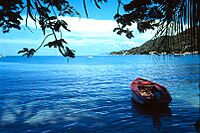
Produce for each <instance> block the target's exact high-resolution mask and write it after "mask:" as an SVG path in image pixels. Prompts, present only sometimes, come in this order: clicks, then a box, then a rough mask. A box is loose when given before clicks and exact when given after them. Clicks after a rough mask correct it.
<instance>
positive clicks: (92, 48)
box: [0, 0, 155, 56]
mask: <svg viewBox="0 0 200 133" xmlns="http://www.w3.org/2000/svg"><path fill="white" fill-rule="evenodd" d="M116 1H117V0H108V2H107V3H104V4H101V5H100V6H101V9H97V8H96V7H95V6H94V3H92V2H90V0H88V2H87V9H88V13H89V18H85V13H84V9H83V4H82V0H80V2H77V1H74V0H69V2H70V3H71V5H73V6H74V8H76V9H77V10H78V11H79V12H80V13H81V15H82V16H81V19H80V18H79V17H60V19H62V20H65V21H66V22H67V23H68V25H69V26H68V28H69V29H70V30H71V32H67V31H64V30H63V34H62V36H63V38H64V39H65V40H66V41H67V42H68V47H69V48H70V49H73V50H75V51H76V52H75V54H76V55H108V54H109V53H110V52H112V51H120V50H125V49H130V48H133V47H137V46H140V45H142V44H143V43H145V42H146V41H148V40H149V39H151V38H152V37H153V36H154V34H155V31H152V30H150V31H147V32H145V33H143V34H140V33H138V31H137V30H136V25H133V26H132V28H133V31H134V32H133V33H134V36H135V37H134V38H132V39H128V38H126V37H125V35H121V36H120V35H117V34H116V33H114V32H113V29H114V28H115V27H117V23H116V22H115V21H114V19H113V16H114V15H115V13H116V8H117V3H116ZM22 17H23V18H24V20H25V15H24V16H22ZM28 26H29V28H30V29H31V31H32V32H30V30H28V29H27V28H26V27H25V22H24V21H23V22H22V25H21V27H22V29H21V30H16V29H12V30H10V32H9V33H6V34H3V33H2V32H0V54H4V55H12V56H13V55H18V54H17V52H18V51H19V50H21V49H23V48H24V47H27V48H37V47H38V46H39V45H40V44H41V43H42V41H43V39H44V37H45V36H44V35H43V32H42V31H41V29H39V26H38V27H37V28H36V27H35V23H34V22H33V21H29V23H28ZM47 33H48V31H47ZM48 41H53V38H51V37H50V38H49V39H47V40H46V41H45V43H47V42H48ZM36 55H60V53H59V52H58V50H57V49H54V48H51V49H50V48H47V47H44V48H41V49H40V50H39V51H38V52H37V53H36Z"/></svg>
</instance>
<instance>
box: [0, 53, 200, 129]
mask: <svg viewBox="0 0 200 133" xmlns="http://www.w3.org/2000/svg"><path fill="white" fill-rule="evenodd" d="M199 59H200V56H198V55H186V56H180V57H177V56H176V57H174V56H152V55H135V56H94V57H93V58H87V57H86V56H82V57H81V56H80V57H76V58H75V59H67V58H64V57H39V56H34V57H32V58H29V59H28V58H25V57H24V58H23V57H14V56H13V57H12V56H10V57H9V56H8V57H5V58H0V132H1V133H13V132H16V133H39V132H40V133H55V132H59V133H62V132H64V133H110V132H114V133H133V132H137V133H151V132H153V133H158V132H162V133H168V132H181V133H189V132H197V131H196V129H195V127H194V123H195V122H196V121H197V120H198V118H199V82H200V61H199ZM137 77H142V78H146V79H149V80H152V81H154V82H157V83H160V84H162V85H164V86H166V88H167V89H168V91H169V92H170V93H171V95H172V98H173V100H172V102H171V104H169V106H167V107H164V108H159V107H155V108H149V107H142V106H138V105H136V104H135V103H134V102H133V101H132V96H131V90H130V83H131V82H132V80H134V79H135V78H137Z"/></svg>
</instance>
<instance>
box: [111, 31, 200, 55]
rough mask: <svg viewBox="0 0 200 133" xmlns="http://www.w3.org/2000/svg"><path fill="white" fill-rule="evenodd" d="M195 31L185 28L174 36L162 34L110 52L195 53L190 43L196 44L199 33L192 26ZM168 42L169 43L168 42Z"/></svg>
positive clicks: (124, 53) (117, 53) (130, 53)
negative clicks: (139, 43)
mask: <svg viewBox="0 0 200 133" xmlns="http://www.w3.org/2000/svg"><path fill="white" fill-rule="evenodd" d="M193 29H194V31H195V35H194V33H193V34H191V32H192V30H191V29H189V30H186V31H184V32H182V33H179V34H177V35H175V36H162V37H159V38H157V39H154V40H149V41H147V42H145V43H144V44H143V45H141V46H140V47H135V48H131V49H129V50H122V51H117V52H111V53H110V54H111V55H134V54H161V53H164V54H172V53H186V52H187V53H191V52H192V53H194V52H195V53H196V51H197V49H193V47H192V45H194V44H195V45H197V34H200V31H199V30H197V29H198V28H193ZM192 37H193V38H195V39H194V40H195V41H196V43H194V42H192V41H191V40H192V39H191V38H192ZM168 42H169V43H168Z"/></svg>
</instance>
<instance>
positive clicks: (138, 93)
mask: <svg viewBox="0 0 200 133" xmlns="http://www.w3.org/2000/svg"><path fill="white" fill-rule="evenodd" d="M130 87H131V90H132V95H133V99H134V101H135V102H137V103H140V104H169V103H170V102H171V100H172V98H171V95H170V93H169V92H168V91H167V89H166V88H165V87H164V86H162V85H159V84H157V83H154V82H151V81H149V80H146V79H143V78H137V79H135V80H134V81H133V82H132V83H131V86H130Z"/></svg>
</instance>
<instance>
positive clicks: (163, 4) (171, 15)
mask: <svg viewBox="0 0 200 133" xmlns="http://www.w3.org/2000/svg"><path fill="white" fill-rule="evenodd" d="M93 1H94V4H95V5H94V6H96V7H97V8H100V6H99V3H102V2H107V0H93ZM82 2H83V8H84V9H85V14H86V16H88V12H87V3H86V0H82ZM117 2H118V7H116V9H117V11H116V15H115V16H114V18H115V19H116V22H117V23H118V27H116V28H115V29H114V30H113V31H114V32H116V33H117V34H119V35H121V34H122V33H125V35H126V37H128V38H132V37H134V35H133V31H132V30H131V25H133V24H134V23H136V24H137V29H138V31H139V32H145V31H146V30H148V29H155V28H157V34H156V35H155V38H157V37H159V36H170V35H174V34H176V33H180V32H182V31H184V30H185V29H191V31H190V32H192V35H191V36H190V37H191V41H192V42H190V47H192V50H197V51H198V52H199V53H200V46H199V45H200V33H199V31H200V10H199V9H200V4H199V0H130V2H129V3H123V2H122V1H121V0H117ZM121 8H122V9H123V10H124V11H125V12H123V14H120V9H121ZM23 13H25V14H26V18H25V20H24V21H26V26H27V28H28V18H31V19H32V20H33V21H34V22H35V24H36V25H37V24H39V25H40V27H41V30H42V31H43V33H44V35H45V38H44V41H43V42H42V43H41V45H39V47H38V48H36V49H28V48H24V49H23V50H20V51H19V52H18V53H23V55H25V56H27V57H30V56H32V55H33V54H34V53H35V52H36V51H38V50H39V49H40V48H41V47H42V46H44V47H46V46H47V47H50V48H51V47H54V48H57V49H58V50H59V51H60V53H61V54H62V55H63V56H64V57H66V56H69V57H74V56H75V55H74V51H73V50H71V49H69V48H68V47H67V46H66V44H67V42H66V41H65V40H64V39H63V38H62V32H61V28H63V29H65V30H67V31H69V32H70V29H68V24H67V22H65V21H64V20H60V19H59V16H67V15H69V16H74V15H77V16H80V14H79V12H78V11H77V10H76V9H74V8H73V6H72V5H70V3H69V1H68V0H26V1H24V0H9V1H8V0H1V2H0V27H2V31H3V33H7V32H9V30H10V29H11V28H15V29H19V30H20V29H21V25H20V24H21V21H22V20H23V19H24V18H22V14H23ZM193 27H197V28H193ZM47 29H49V30H51V33H50V34H48V35H46V30H47ZM195 29H197V30H195ZM197 31H198V32H197ZM196 32H197V33H196ZM57 33H60V34H57ZM58 35H59V36H58ZM49 36H54V40H53V41H51V42H48V43H47V44H44V42H45V40H46V39H47V38H48V37H49ZM195 36H197V40H195ZM165 41H167V39H166V40H165ZM160 44H161V45H162V43H160ZM165 44H167V43H165ZM185 45H187V46H188V44H186V43H185ZM167 50H170V49H167V46H166V51H167Z"/></svg>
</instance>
